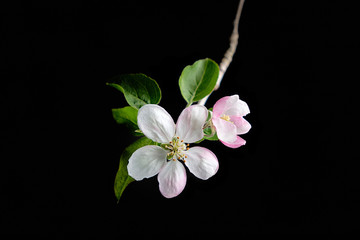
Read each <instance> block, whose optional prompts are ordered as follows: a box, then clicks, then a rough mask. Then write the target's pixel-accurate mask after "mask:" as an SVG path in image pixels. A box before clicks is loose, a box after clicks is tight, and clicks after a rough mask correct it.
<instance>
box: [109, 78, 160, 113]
mask: <svg viewBox="0 0 360 240" xmlns="http://www.w3.org/2000/svg"><path fill="white" fill-rule="evenodd" d="M107 85H109V86H112V87H114V88H116V89H117V90H119V91H121V92H122V93H123V94H124V96H125V99H126V101H127V102H128V104H129V105H130V106H132V107H134V108H136V109H139V108H141V107H142V106H144V105H145V104H150V103H152V104H158V103H159V102H160V99H161V90H160V87H159V85H158V84H157V83H156V81H155V80H154V79H152V78H150V77H148V76H146V75H144V74H141V73H139V74H126V75H120V76H117V77H114V78H113V79H111V82H110V83H107Z"/></svg>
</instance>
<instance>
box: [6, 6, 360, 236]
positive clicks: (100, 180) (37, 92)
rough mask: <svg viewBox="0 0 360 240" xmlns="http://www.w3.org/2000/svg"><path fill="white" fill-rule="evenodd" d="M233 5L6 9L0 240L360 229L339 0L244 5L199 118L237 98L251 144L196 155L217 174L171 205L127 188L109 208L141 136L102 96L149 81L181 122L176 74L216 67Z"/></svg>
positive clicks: (117, 99) (352, 45)
mask: <svg viewBox="0 0 360 240" xmlns="http://www.w3.org/2000/svg"><path fill="white" fill-rule="evenodd" d="M237 4H238V2H237V1H209V0H207V1H192V2H186V1H178V2H176V1H174V2H164V1H156V2H154V1H134V0H132V1H71V2H70V3H66V2H64V1H46V2H37V1H34V2H30V1H23V2H21V1H11V2H10V1H8V2H6V3H4V2H2V3H1V7H0V9H1V10H0V11H1V17H2V27H1V49H2V50H1V59H2V60H3V64H1V65H0V76H1V81H0V107H1V108H0V109H1V110H0V113H1V118H0V121H1V129H0V141H1V152H0V154H1V156H0V158H1V166H0V185H1V192H0V199H1V212H0V217H1V225H0V226H1V228H3V229H2V233H6V234H20V233H24V234H49V235H50V236H56V235H58V236H68V235H70V234H71V233H80V234H82V235H83V236H91V235H94V234H102V235H103V236H105V235H110V234H111V235H114V236H115V237H119V236H121V234H126V235H128V234H132V235H139V236H155V237H156V236H161V235H164V236H168V235H166V234H168V233H171V234H172V235H170V236H178V235H179V234H180V235H181V234H188V233H189V234H192V235H191V236H196V234H197V235H198V236H201V234H203V233H211V234H212V233H220V234H225V233H233V232H236V233H239V234H241V233H343V232H351V231H353V230H356V229H357V228H358V226H359V221H358V219H357V218H358V217H357V216H358V214H359V210H360V209H359V206H360V204H359V202H360V194H359V185H358V180H359V176H358V175H359V174H358V172H359V168H358V167H357V165H356V163H357V161H358V160H357V159H358V157H357V145H355V139H357V137H356V136H357V135H356V132H355V126H356V124H357V123H358V121H357V120H355V117H356V116H355V113H356V112H357V109H358V107H356V103H355V101H356V97H355V96H356V95H355V94H356V93H357V90H356V88H358V87H357V86H356V85H355V83H356V80H358V79H359V77H358V75H356V74H355V73H356V70H357V69H356V68H357V67H358V62H359V61H358V54H359V41H358V39H357V38H356V34H357V30H358V26H357V19H356V17H355V16H356V15H355V14H356V12H355V10H353V9H355V8H354V6H350V5H344V4H345V3H342V2H341V3H340V2H339V1H317V3H316V4H315V1H314V2H305V1H302V2H298V1H283V2H280V1H246V3H245V6H244V9H243V14H242V17H241V20H240V26H239V33H240V39H239V45H238V48H237V52H236V54H235V56H234V60H233V62H232V64H231V65H230V67H229V69H228V71H227V73H226V74H225V77H224V80H223V82H222V85H221V87H220V89H219V90H218V91H216V92H215V93H214V94H213V95H212V96H211V97H210V98H209V100H208V102H207V106H208V107H212V105H213V104H214V103H215V101H216V100H217V99H219V98H220V97H223V96H226V95H232V94H239V95H240V98H241V99H242V100H244V101H246V102H247V103H248V105H249V106H250V110H251V113H250V114H249V115H248V116H247V117H246V118H247V119H248V120H249V122H250V123H251V124H252V129H251V131H250V132H249V133H248V134H246V135H244V136H243V138H244V139H246V140H247V144H246V145H245V146H243V147H241V148H239V149H235V150H234V149H229V148H226V147H225V146H223V145H222V144H220V143H215V142H205V143H204V144H203V146H205V147H208V148H209V149H211V150H212V151H213V152H214V153H215V154H216V155H217V156H218V158H219V162H220V169H219V171H218V173H217V174H216V175H215V176H214V177H213V178H211V179H209V180H207V181H202V180H199V179H196V178H195V177H194V176H192V175H191V174H190V173H189V172H188V182H187V186H186V188H185V190H184V191H183V193H181V195H179V196H178V197H176V198H174V199H165V198H164V197H162V196H161V194H160V192H159V190H158V183H157V180H156V178H151V179H147V180H143V181H142V182H134V183H132V184H130V185H129V187H128V188H127V189H126V190H125V192H124V195H123V197H122V199H121V201H120V203H119V204H116V199H115V196H114V193H113V181H114V177H115V174H116V171H117V167H118V163H119V158H120V155H121V152H122V150H123V149H124V148H125V147H126V146H127V145H129V144H130V143H131V142H132V141H133V140H134V139H135V138H134V137H132V136H131V135H130V134H129V132H128V131H127V129H126V128H125V127H123V126H119V125H117V124H116V123H115V121H114V120H113V118H112V115H111V108H117V107H122V106H125V105H126V102H125V100H124V99H123V96H122V94H121V93H120V92H118V91H116V90H115V89H112V88H111V87H108V86H106V85H105V83H106V82H107V80H108V79H109V78H111V77H113V76H115V75H118V74H122V73H137V72H141V73H144V74H146V75H148V76H150V77H152V78H154V79H155V80H157V82H158V83H159V85H160V87H161V89H162V93H163V98H162V101H161V103H160V105H161V106H163V107H165V108H166V109H167V110H168V111H169V113H170V114H171V115H172V116H173V117H174V119H177V116H178V114H179V113H180V112H181V110H182V109H183V108H184V107H185V105H186V104H185V101H184V100H183V99H182V97H181V94H180V92H179V89H178V78H179V76H180V73H181V71H182V69H183V68H184V67H185V66H186V65H189V64H192V63H193V62H195V61H196V60H198V59H201V58H206V57H209V58H212V59H214V60H215V61H216V62H220V61H221V58H222V56H223V54H224V53H225V51H226V49H227V48H228V44H229V41H228V39H229V37H230V34H231V31H232V21H233V19H234V16H235V13H236V8H237ZM352 83H354V84H352ZM194 234H195V235H194ZM132 235H130V236H132Z"/></svg>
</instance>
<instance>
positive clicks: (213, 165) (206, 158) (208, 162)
mask: <svg viewBox="0 0 360 240" xmlns="http://www.w3.org/2000/svg"><path fill="white" fill-rule="evenodd" d="M185 155H186V156H187V158H186V162H185V165H186V166H187V167H188V168H189V170H190V172H191V173H192V174H194V175H195V176H196V177H198V178H200V179H203V180H206V179H208V178H210V177H212V176H214V175H215V173H216V172H217V170H218V169H219V162H218V160H217V158H216V155H215V154H214V153H213V152H212V151H210V150H209V149H206V148H203V147H192V148H190V149H189V150H188V151H186V154H185Z"/></svg>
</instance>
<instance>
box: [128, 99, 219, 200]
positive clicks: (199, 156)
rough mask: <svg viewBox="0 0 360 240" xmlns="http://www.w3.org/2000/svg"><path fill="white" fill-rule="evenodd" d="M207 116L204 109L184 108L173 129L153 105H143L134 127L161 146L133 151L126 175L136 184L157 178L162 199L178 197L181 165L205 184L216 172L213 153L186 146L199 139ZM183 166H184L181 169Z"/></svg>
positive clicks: (165, 115) (182, 173)
mask: <svg viewBox="0 0 360 240" xmlns="http://www.w3.org/2000/svg"><path fill="white" fill-rule="evenodd" d="M207 116H208V111H207V109H206V108H205V107H204V106H201V105H193V106H190V107H188V108H185V109H184V110H183V111H182V113H181V114H180V116H179V119H178V121H177V123H176V125H175V123H174V120H173V119H172V117H171V116H170V115H169V113H168V112H167V111H166V110H165V109H163V108H162V107H160V106H158V105H154V104H147V105H144V106H143V107H142V108H140V109H139V112H138V117H137V120H138V125H139V128H140V130H141V131H142V132H143V133H144V135H145V136H146V137H148V138H150V139H151V140H153V141H154V142H157V143H161V146H156V145H148V146H144V147H141V148H139V149H137V150H136V151H135V152H134V153H133V154H132V155H131V157H130V159H129V164H128V166H127V169H128V173H129V175H130V176H131V177H133V178H134V179H135V180H137V181H139V180H142V179H144V178H149V177H152V176H155V175H156V174H158V177H157V179H158V181H159V188H160V192H161V194H162V195H163V196H164V197H166V198H172V197H175V196H177V195H179V194H180V193H181V192H182V191H183V189H184V188H185V185H186V170H185V168H184V165H186V166H187V167H188V168H189V171H190V172H191V173H192V174H194V175H195V176H196V177H198V178H200V179H203V180H206V179H208V178H210V177H212V176H213V175H214V174H215V173H216V172H217V170H218V168H219V163H218V160H217V158H216V156H215V154H214V153H213V152H211V151H210V150H208V149H206V148H203V147H192V148H189V147H188V146H189V144H186V143H194V142H196V141H199V140H201V139H202V138H203V136H204V133H203V129H202V128H203V125H204V124H205V121H206V119H207ZM183 164H184V165H183Z"/></svg>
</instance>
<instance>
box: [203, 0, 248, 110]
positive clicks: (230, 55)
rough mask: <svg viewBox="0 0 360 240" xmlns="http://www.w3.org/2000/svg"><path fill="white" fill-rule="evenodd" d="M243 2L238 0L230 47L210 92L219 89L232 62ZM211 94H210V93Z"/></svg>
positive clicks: (243, 0) (204, 100) (204, 101)
mask: <svg viewBox="0 0 360 240" xmlns="http://www.w3.org/2000/svg"><path fill="white" fill-rule="evenodd" d="M244 2H245V0H240V2H239V6H238V9H237V12H236V17H235V20H234V28H233V32H232V34H231V36H230V47H229V49H228V50H227V51H226V52H225V55H224V57H223V59H222V60H221V63H220V66H219V67H220V71H219V77H218V79H217V82H216V85H215V87H214V89H213V90H212V92H213V91H216V90H217V89H218V88H219V87H220V83H221V81H222V78H223V76H224V74H225V72H226V70H227V68H228V67H229V65H230V63H231V61H232V58H233V56H234V54H235V51H236V47H237V44H238V39H239V32H238V28H239V20H240V16H241V11H242V9H243V6H244ZM210 94H211V93H210ZM210 94H209V95H207V96H206V97H204V98H203V99H201V100H200V101H199V102H198V104H200V105H205V103H206V101H207V99H208V98H209V96H210Z"/></svg>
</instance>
